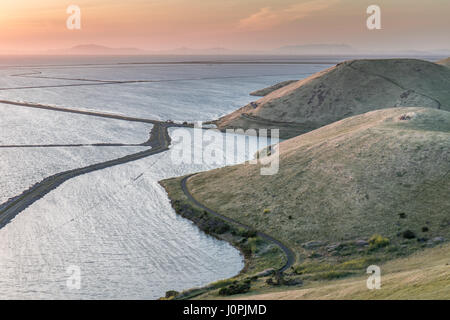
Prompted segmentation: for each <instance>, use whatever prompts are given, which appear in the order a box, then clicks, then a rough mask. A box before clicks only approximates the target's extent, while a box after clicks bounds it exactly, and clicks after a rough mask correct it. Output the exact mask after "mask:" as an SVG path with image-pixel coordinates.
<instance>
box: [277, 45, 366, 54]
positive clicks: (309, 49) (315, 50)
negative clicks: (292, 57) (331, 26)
mask: <svg viewBox="0 0 450 320" xmlns="http://www.w3.org/2000/svg"><path fill="white" fill-rule="evenodd" d="M274 52H275V53H278V54H300V55H302V54H321V55H327V54H329V55H332V54H352V53H353V54H354V53H358V51H357V50H356V49H355V48H352V47H351V46H349V45H347V44H306V45H294V46H284V47H280V48H278V49H275V50H274Z"/></svg>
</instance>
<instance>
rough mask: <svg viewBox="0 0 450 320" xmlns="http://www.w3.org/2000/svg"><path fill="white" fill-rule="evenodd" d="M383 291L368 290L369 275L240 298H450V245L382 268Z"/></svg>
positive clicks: (423, 252)
mask: <svg viewBox="0 0 450 320" xmlns="http://www.w3.org/2000/svg"><path fill="white" fill-rule="evenodd" d="M381 270H382V271H381V276H382V278H381V289H380V290H367V287H366V280H367V275H363V272H361V276H357V277H354V278H347V279H343V280H332V281H322V282H318V283H315V284H314V285H313V286H310V287H308V288H304V289H299V290H285V289H281V290H277V291H273V292H270V293H265V294H256V295H255V294H254V293H252V294H248V295H242V296H240V297H239V299H252V300H254V299H258V300H261V299H271V300H277V299H290V300H292V299H390V300H392V299H447V300H448V299H450V246H449V245H445V246H442V247H437V248H433V249H427V250H424V251H421V252H417V253H415V254H413V255H411V256H410V257H407V258H401V259H396V260H393V261H390V262H388V263H386V264H383V265H381Z"/></svg>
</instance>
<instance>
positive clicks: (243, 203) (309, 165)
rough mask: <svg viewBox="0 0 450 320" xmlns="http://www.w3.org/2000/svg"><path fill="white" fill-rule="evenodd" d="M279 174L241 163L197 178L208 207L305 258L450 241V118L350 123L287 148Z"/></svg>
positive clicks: (369, 117) (371, 116)
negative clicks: (329, 251)
mask: <svg viewBox="0 0 450 320" xmlns="http://www.w3.org/2000/svg"><path fill="white" fill-rule="evenodd" d="M279 150H280V169H279V172H278V173H277V174H275V175H272V176H263V175H260V165H252V164H242V165H237V166H230V167H225V168H221V169H217V170H212V171H209V172H204V173H200V174H197V175H195V176H193V177H191V178H190V179H189V180H188V182H187V186H188V188H189V190H190V191H191V193H192V194H193V195H194V197H195V198H196V199H197V200H198V201H200V202H201V203H203V204H204V205H206V206H207V207H209V208H211V209H213V210H215V211H216V212H218V213H220V214H223V215H225V216H227V217H231V218H233V219H236V220H238V221H239V222H241V223H244V224H246V225H249V226H251V227H253V228H255V229H256V230H260V231H263V232H265V233H267V234H269V235H276V236H277V237H278V239H279V240H281V241H283V242H284V243H286V244H287V245H288V246H290V247H291V248H294V250H295V251H296V253H297V254H301V253H302V252H303V251H304V248H305V244H307V243H310V242H311V241H312V242H313V243H314V242H315V243H318V244H321V245H322V246H325V245H331V244H336V243H341V242H347V241H357V240H358V239H363V240H367V239H369V238H370V237H371V236H372V235H374V234H380V235H382V236H383V237H387V238H388V239H389V241H390V242H391V243H393V244H398V245H402V244H404V243H405V241H406V243H409V242H408V241H410V240H409V239H413V241H414V243H417V239H419V240H420V241H422V242H423V243H427V241H431V240H432V239H435V238H438V239H441V238H446V239H448V238H449V237H450V198H449V197H448V190H450V112H447V111H443V110H436V109H430V108H404V107H401V108H391V109H381V110H377V111H372V112H368V113H365V114H362V115H357V116H354V117H350V118H347V119H344V120H341V121H338V122H336V123H333V124H330V125H327V126H325V127H323V128H320V129H317V130H314V131H312V132H309V133H307V134H304V135H301V136H298V137H295V138H292V139H289V140H286V141H284V142H282V143H281V144H280V145H279Z"/></svg>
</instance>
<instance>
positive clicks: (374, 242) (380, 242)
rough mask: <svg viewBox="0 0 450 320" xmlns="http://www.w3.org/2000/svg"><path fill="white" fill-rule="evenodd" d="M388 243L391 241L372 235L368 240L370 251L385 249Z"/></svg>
mask: <svg viewBox="0 0 450 320" xmlns="http://www.w3.org/2000/svg"><path fill="white" fill-rule="evenodd" d="M390 242H391V241H390V240H389V239H388V238H385V237H383V236H382V235H379V234H374V235H373V236H372V237H371V238H370V239H369V246H370V248H371V249H378V248H382V247H386V246H387V245H389V243H390Z"/></svg>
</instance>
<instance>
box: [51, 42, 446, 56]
mask: <svg viewBox="0 0 450 320" xmlns="http://www.w3.org/2000/svg"><path fill="white" fill-rule="evenodd" d="M46 53H48V54H62V55H238V54H255V55H258V54H261V55H365V54H372V55H380V56H382V55H394V56H395V55H402V56H425V55H442V56H447V55H449V54H450V49H439V50H433V51H417V50H401V51H390V52H387V51H377V52H373V51H372V52H365V51H361V50H359V49H356V48H354V47H352V46H350V45H347V44H305V45H289V46H283V47H279V48H276V49H272V50H232V49H227V48H223V47H216V48H203V49H193V48H188V47H180V48H176V49H169V50H144V49H139V48H113V47H107V46H103V45H98V44H82V45H77V46H74V47H72V48H65V49H52V50H48V51H47V52H46Z"/></svg>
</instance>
